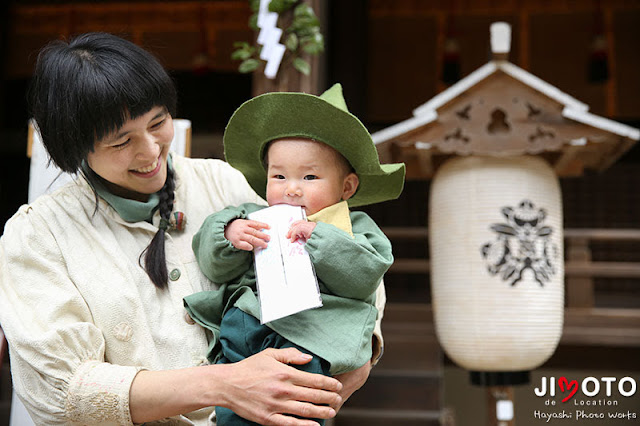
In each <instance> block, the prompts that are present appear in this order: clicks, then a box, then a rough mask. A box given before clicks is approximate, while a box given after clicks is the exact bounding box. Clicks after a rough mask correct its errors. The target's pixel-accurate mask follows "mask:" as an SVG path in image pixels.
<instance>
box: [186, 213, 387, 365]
mask: <svg viewBox="0 0 640 426" xmlns="http://www.w3.org/2000/svg"><path fill="white" fill-rule="evenodd" d="M262 208H264V206H259V205H256V204H243V205H241V206H239V207H227V208H225V209H224V210H222V211H220V212H217V213H214V214H212V215H211V216H209V217H208V218H207V219H206V220H205V222H204V224H203V225H202V227H201V228H200V230H199V231H198V233H197V234H196V235H195V236H194V238H193V250H194V252H195V255H196V258H197V260H198V264H199V265H200V268H201V270H202V272H203V273H204V274H205V275H206V276H207V277H208V278H209V279H210V280H212V281H213V282H214V283H218V284H220V287H219V289H218V290H213V291H204V292H200V293H196V294H193V295H190V296H187V297H186V298H185V299H184V302H185V307H186V309H187V311H188V312H189V315H190V316H191V318H193V320H195V321H196V322H198V323H199V324H200V325H202V326H204V327H206V328H208V329H209V330H211V331H212V332H213V339H212V341H211V345H210V347H209V353H208V358H209V359H210V361H212V362H215V361H216V360H217V358H218V357H219V352H220V344H219V342H218V339H219V336H220V324H221V322H222V316H223V315H224V313H225V312H226V311H227V310H228V309H230V308H231V307H233V306H235V307H237V308H239V309H241V310H242V311H244V312H246V313H247V314H250V315H252V316H254V317H255V318H258V319H260V304H259V301H258V298H257V294H256V279H255V270H254V267H253V252H250V251H244V250H238V249H236V248H235V247H233V246H232V245H231V243H230V242H229V241H228V240H227V239H226V238H225V237H224V228H225V226H227V224H228V223H230V222H231V221H232V220H234V219H238V218H243V219H244V218H246V217H247V215H248V214H249V213H251V212H254V211H257V210H260V209H262ZM349 217H350V219H351V226H352V232H353V237H352V236H351V235H349V234H348V233H347V232H345V231H343V230H341V229H338V228H337V227H335V226H333V225H329V224H327V223H323V222H318V223H317V225H316V227H315V229H314V231H313V233H312V234H311V237H310V238H309V239H308V240H307V242H306V244H305V248H306V250H307V252H308V253H309V256H310V258H311V261H312V262H313V265H314V269H315V272H316V275H317V278H318V284H319V287H320V292H321V293H322V294H321V296H322V307H320V308H316V309H309V310H306V311H302V312H299V313H297V314H294V315H290V316H287V317H284V318H281V319H278V320H275V321H272V322H270V323H267V324H266V326H268V327H270V328H271V329H273V330H274V331H276V332H277V333H279V334H280V335H282V336H283V337H285V338H286V339H288V340H289V341H291V342H293V343H295V344H296V345H298V346H301V347H303V348H305V349H307V350H309V351H310V352H312V353H314V354H315V355H317V356H320V357H322V358H323V359H325V360H326V361H328V362H329V363H330V365H331V368H330V373H331V375H335V374H340V373H344V372H347V371H351V370H354V369H356V368H358V367H361V366H362V365H364V364H365V363H366V362H367V361H368V360H370V359H371V355H372V349H371V337H372V333H373V329H374V326H375V321H376V317H377V314H378V311H377V309H376V308H375V291H376V289H377V287H378V285H379V283H380V281H381V279H382V277H383V275H384V273H385V272H386V271H387V270H388V269H389V267H390V266H391V264H392V263H393V256H392V253H391V243H390V242H389V240H388V239H387V237H386V236H385V235H384V234H383V233H382V231H381V230H380V228H378V226H377V225H376V224H375V222H374V221H373V220H372V219H371V218H370V217H369V216H368V215H367V214H365V213H363V212H349Z"/></svg>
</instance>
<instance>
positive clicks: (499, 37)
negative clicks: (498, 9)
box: [491, 22, 511, 61]
mask: <svg viewBox="0 0 640 426" xmlns="http://www.w3.org/2000/svg"><path fill="white" fill-rule="evenodd" d="M510 50H511V25H509V24H507V23H506V22H494V23H493V24H491V52H492V53H493V59H494V60H504V61H506V60H507V58H508V56H509V51H510Z"/></svg>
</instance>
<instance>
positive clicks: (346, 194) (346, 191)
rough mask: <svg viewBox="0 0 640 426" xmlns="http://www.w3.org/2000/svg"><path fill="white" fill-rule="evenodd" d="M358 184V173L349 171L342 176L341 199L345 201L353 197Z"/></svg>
mask: <svg viewBox="0 0 640 426" xmlns="http://www.w3.org/2000/svg"><path fill="white" fill-rule="evenodd" d="M359 184H360V179H358V175H357V174H355V173H353V172H351V173H349V174H348V175H346V176H345V177H344V181H343V185H342V188H343V189H342V201H346V200H348V199H349V198H351V197H353V194H355V193H356V189H358V185H359Z"/></svg>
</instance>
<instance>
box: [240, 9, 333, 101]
mask: <svg viewBox="0 0 640 426" xmlns="http://www.w3.org/2000/svg"><path fill="white" fill-rule="evenodd" d="M304 2H305V3H307V4H309V5H310V6H311V7H312V8H313V11H314V12H315V14H316V16H317V17H318V19H319V20H320V22H323V21H324V17H325V16H326V9H327V7H326V0H304ZM321 31H322V33H323V35H325V37H326V31H327V29H326V25H323V26H322V27H321ZM283 37H284V36H283ZM325 45H326V40H325ZM322 56H323V55H322V54H321V55H309V54H303V55H302V59H304V60H306V61H307V62H309V64H310V65H311V72H310V73H309V75H304V74H302V73H300V72H299V71H298V70H296V69H295V68H294V67H293V64H292V63H291V61H287V60H286V58H285V59H283V61H282V63H281V64H280V69H279V70H278V74H277V75H276V77H275V78H274V79H269V78H267V77H265V75H264V65H263V66H262V67H260V68H258V69H257V70H256V71H255V72H254V73H253V90H252V93H253V96H257V95H261V94H263V93H268V92H305V93H311V94H314V95H318V94H319V93H318V92H319V91H320V89H321V87H320V74H321V71H322V70H321V68H323V67H322V63H321V62H324V59H323V58H322Z"/></svg>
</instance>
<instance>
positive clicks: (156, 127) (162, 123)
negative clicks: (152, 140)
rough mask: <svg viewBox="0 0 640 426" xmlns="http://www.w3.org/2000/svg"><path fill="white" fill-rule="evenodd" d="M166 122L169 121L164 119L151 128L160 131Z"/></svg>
mask: <svg viewBox="0 0 640 426" xmlns="http://www.w3.org/2000/svg"><path fill="white" fill-rule="evenodd" d="M166 121H167V119H166V118H163V119H162V120H161V121H158V122H157V123H156V124H154V125H153V126H151V128H152V129H158V128H160V127H162V126H163V125H164V123H165V122H166Z"/></svg>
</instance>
